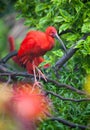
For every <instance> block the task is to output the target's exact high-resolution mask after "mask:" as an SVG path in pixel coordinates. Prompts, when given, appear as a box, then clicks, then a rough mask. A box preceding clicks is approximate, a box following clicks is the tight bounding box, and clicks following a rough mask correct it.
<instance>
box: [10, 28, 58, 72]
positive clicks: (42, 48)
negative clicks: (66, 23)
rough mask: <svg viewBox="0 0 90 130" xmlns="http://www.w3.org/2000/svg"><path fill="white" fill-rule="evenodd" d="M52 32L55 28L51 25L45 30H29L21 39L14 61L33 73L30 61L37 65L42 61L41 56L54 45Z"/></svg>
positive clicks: (54, 31)
mask: <svg viewBox="0 0 90 130" xmlns="http://www.w3.org/2000/svg"><path fill="white" fill-rule="evenodd" d="M52 33H57V31H56V29H55V28H54V27H52V26H50V27H48V28H47V29H46V32H41V31H34V30H32V31H29V32H28V33H27V35H26V37H25V38H24V40H23V41H22V43H21V45H20V48H19V50H18V54H17V56H16V57H14V61H15V62H16V63H18V64H19V65H21V66H24V67H25V68H26V69H27V71H28V72H29V73H33V65H32V63H34V64H35V66H38V65H39V64H40V63H41V62H43V61H44V59H43V58H42V57H41V56H43V55H44V54H45V53H46V52H47V51H49V50H51V49H52V48H53V47H54V37H53V36H51V35H52ZM11 50H12V49H11Z"/></svg>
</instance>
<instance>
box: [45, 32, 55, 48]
mask: <svg viewBox="0 0 90 130" xmlns="http://www.w3.org/2000/svg"><path fill="white" fill-rule="evenodd" d="M47 40H48V44H49V45H48V50H51V49H52V48H53V47H54V44H55V40H54V38H53V37H51V36H48V35H47Z"/></svg>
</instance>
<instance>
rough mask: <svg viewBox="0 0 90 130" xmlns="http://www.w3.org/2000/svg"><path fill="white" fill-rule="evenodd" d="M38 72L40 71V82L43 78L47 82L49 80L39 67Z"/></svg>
mask: <svg viewBox="0 0 90 130" xmlns="http://www.w3.org/2000/svg"><path fill="white" fill-rule="evenodd" d="M36 70H37V71H38V75H39V80H40V79H41V78H43V79H44V80H45V81H46V82H47V78H46V76H45V75H44V74H43V73H42V71H41V70H40V69H39V68H38V67H36Z"/></svg>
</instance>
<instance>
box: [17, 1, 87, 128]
mask: <svg viewBox="0 0 90 130" xmlns="http://www.w3.org/2000/svg"><path fill="white" fill-rule="evenodd" d="M15 7H16V10H18V12H19V15H18V18H21V17H24V18H25V24H26V25H27V26H29V27H30V28H35V29H41V30H45V28H46V27H47V26H50V25H52V26H55V27H56V29H57V31H58V32H59V34H60V33H61V32H63V31H67V30H68V33H65V34H62V35H61V38H62V40H63V41H64V43H65V44H66V47H67V49H69V48H71V46H72V45H73V44H74V43H77V45H76V47H77V48H78V51H77V53H76V54H75V55H74V56H73V57H72V58H71V59H70V60H69V61H68V63H66V65H65V66H64V67H62V69H61V70H58V74H55V71H54V70H53V69H52V68H49V69H47V70H43V71H44V72H45V73H46V75H48V76H49V77H51V78H52V79H54V80H58V81H59V82H60V83H66V84H69V85H72V86H74V87H76V88H78V89H81V90H82V89H83V83H84V77H85V76H86V74H87V73H90V36H89V37H87V39H86V40H79V39H80V38H81V37H82V36H83V35H84V34H85V33H89V32H90V1H89V0H86V1H84V0H18V1H17V3H16V5H15ZM78 40H79V41H78ZM77 41H78V42H77ZM62 55H63V52H62V51H61V50H60V46H59V45H58V43H57V44H56V46H55V48H54V49H53V50H52V51H51V52H48V53H47V54H46V55H45V56H44V57H45V59H46V61H45V62H46V63H50V64H51V67H52V66H54V64H55V62H56V61H57V60H58V59H59V58H60V57H62ZM45 89H46V90H50V91H53V92H56V93H58V94H60V95H62V96H64V97H66V98H77V99H80V98H83V97H84V96H81V95H78V94H76V93H74V92H72V91H70V90H66V89H65V88H58V87H57V86H55V85H53V84H52V83H46V84H45ZM50 98H51V100H52V101H53V105H54V113H53V114H55V115H57V116H60V117H61V118H64V119H67V120H69V121H71V122H75V123H80V124H83V125H87V124H88V123H90V122H89V120H90V103H88V102H82V103H74V102H71V101H70V102H66V101H62V100H59V99H58V98H56V97H54V96H51V95H50ZM53 129H55V130H58V129H62V130H69V129H70V128H68V127H67V126H64V125H63V124H61V123H58V122H54V123H53V122H51V121H45V122H43V123H42V124H41V126H40V128H39V130H53ZM73 130H79V129H78V128H75V129H73Z"/></svg>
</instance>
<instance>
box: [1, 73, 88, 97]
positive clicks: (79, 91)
mask: <svg viewBox="0 0 90 130" xmlns="http://www.w3.org/2000/svg"><path fill="white" fill-rule="evenodd" d="M0 76H15V77H18V76H22V77H30V78H33V75H32V74H28V73H27V72H11V71H10V72H9V71H8V72H4V73H0ZM37 78H38V77H37ZM41 79H42V80H44V79H43V78H41ZM46 79H47V82H46V83H48V82H51V83H53V84H55V85H56V86H58V87H60V88H61V87H65V88H67V89H69V90H71V91H74V92H76V93H78V94H82V95H86V93H85V92H84V91H81V90H78V89H76V88H74V87H72V86H70V85H67V84H60V83H59V82H57V81H56V80H52V79H49V78H46Z"/></svg>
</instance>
